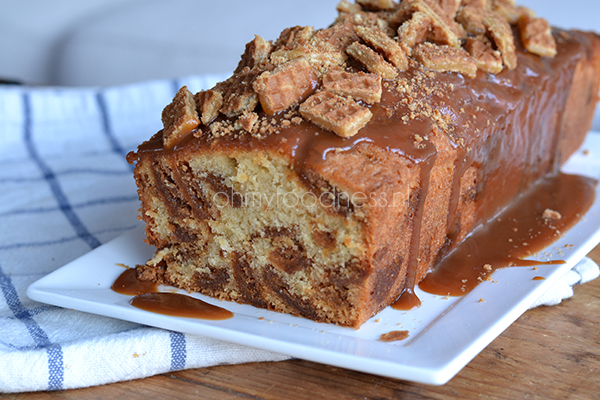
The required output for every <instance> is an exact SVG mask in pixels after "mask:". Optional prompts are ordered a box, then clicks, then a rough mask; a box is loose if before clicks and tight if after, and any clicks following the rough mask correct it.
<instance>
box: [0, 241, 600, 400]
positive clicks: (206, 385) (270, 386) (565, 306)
mask: <svg viewBox="0 0 600 400" xmlns="http://www.w3.org/2000/svg"><path fill="white" fill-rule="evenodd" d="M589 256H590V257H591V258H592V259H594V260H595V261H596V262H599V263H600V246H598V247H596V248H595V249H594V250H593V251H592V252H591V253H590V255H589ZM475 397H477V398H480V397H481V398H486V399H524V398H528V399H567V398H568V399H570V398H581V399H600V279H596V280H594V281H592V282H589V283H586V284H585V285H581V286H576V287H575V295H574V296H573V297H572V298H571V299H568V300H565V301H563V302H562V303H561V304H559V305H557V306H553V307H539V308H536V309H533V310H529V311H527V312H526V313H525V314H523V315H522V316H521V317H520V318H519V319H518V320H517V321H516V322H515V323H513V324H512V325H511V326H510V327H509V328H508V329H507V330H506V331H505V332H504V333H502V334H501V335H500V336H499V337H498V338H496V339H495V340H494V341H493V342H492V343H491V344H490V345H489V346H487V348H485V349H484V350H483V351H482V352H481V353H480V354H479V355H478V356H477V357H475V358H474V359H473V360H472V361H471V362H470V363H469V364H468V365H467V366H466V367H465V368H464V369H463V370H462V371H461V372H460V373H459V374H458V375H457V376H456V377H454V378H453V379H452V380H451V381H450V382H449V383H447V384H446V385H443V386H428V385H422V384H415V383H409V382H403V381H399V380H394V379H388V378H382V377H378V376H374V375H369V374H364V373H360V372H354V371H350V370H346V369H342V368H335V367H330V366H327V365H320V364H315V363H312V362H308V361H302V360H291V361H284V362H267V363H253V364H242V365H229V366H217V367H211V368H203V369H194V370H186V371H180V372H176V373H169V374H163V375H158V376H154V377H150V378H146V379H140V380H135V381H130V382H121V383H115V384H111V385H105V386H98V387H91V388H85V389H77V390H67V391H61V392H39V393H19V394H4V395H0V398H2V399H3V400H8V399H20V400H46V399H128V400H130V399H145V400H151V399H165V398H180V399H198V398H202V399H254V400H263V399H265V400H267V399H311V400H312V399H320V398H326V399H423V398H430V399H465V398H475Z"/></svg>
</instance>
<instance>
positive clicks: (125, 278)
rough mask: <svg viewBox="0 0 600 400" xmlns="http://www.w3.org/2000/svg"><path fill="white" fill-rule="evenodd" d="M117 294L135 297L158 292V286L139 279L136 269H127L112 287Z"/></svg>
mask: <svg viewBox="0 0 600 400" xmlns="http://www.w3.org/2000/svg"><path fill="white" fill-rule="evenodd" d="M110 288H111V289H112V290H114V291H115V292H117V293H120V294H125V295H129V296H135V295H138V294H143V293H152V292H156V291H157V290H158V289H157V286H156V284H155V283H153V282H149V281H141V280H139V279H138V277H137V272H136V270H135V268H128V269H126V270H125V271H124V272H123V273H122V274H121V275H119V277H118V278H117V280H116V281H115V283H113V285H112V286H111V287H110Z"/></svg>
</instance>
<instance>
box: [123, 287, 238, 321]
mask: <svg viewBox="0 0 600 400" xmlns="http://www.w3.org/2000/svg"><path fill="white" fill-rule="evenodd" d="M130 304H131V305H132V306H134V307H137V308H140V309H142V310H146V311H150V312H153V313H157V314H164V315H170V316H173V317H185V318H199V319H208V320H212V321H219V320H223V319H229V318H231V317H233V313H231V311H228V310H225V309H224V308H221V307H217V306H213V305H212V304H208V303H206V302H204V301H202V300H199V299H196V298H194V297H190V296H186V295H183V294H178V293H146V294H141V295H138V296H135V297H134V298H133V299H131V301H130Z"/></svg>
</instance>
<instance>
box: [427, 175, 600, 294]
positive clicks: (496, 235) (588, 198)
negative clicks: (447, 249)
mask: <svg viewBox="0 0 600 400" xmlns="http://www.w3.org/2000/svg"><path fill="white" fill-rule="evenodd" d="M596 185H597V182H596V181H595V180H593V179H590V178H585V177H581V176H576V175H566V174H558V175H555V176H551V177H547V178H545V179H543V180H541V181H540V182H538V183H537V184H536V185H535V186H534V187H533V188H532V189H531V190H530V191H528V192H527V193H525V194H524V195H523V196H522V197H521V198H520V199H518V201H516V202H513V203H512V204H511V205H510V206H509V207H508V208H507V209H505V210H504V211H503V212H502V213H500V214H498V215H497V216H496V217H495V218H494V219H492V220H491V221H488V223H487V224H485V225H484V226H482V227H480V228H479V229H477V230H476V231H475V232H473V233H472V234H471V235H470V236H468V237H467V238H466V239H465V240H464V241H463V242H462V243H461V244H460V246H458V247H457V248H456V249H455V250H454V251H453V252H451V253H450V254H449V255H448V256H446V257H445V258H444V259H442V260H441V262H440V263H439V264H438V265H437V266H436V268H435V269H434V270H433V271H432V272H430V273H429V274H428V275H427V276H426V277H425V279H423V281H421V283H420V284H419V288H421V289H422V290H424V291H425V292H428V293H432V294H437V295H442V296H445V295H450V296H460V295H463V294H465V293H468V292H469V291H471V290H472V289H473V288H474V287H475V286H477V284H478V283H480V282H482V281H484V280H488V279H489V277H490V276H491V274H492V273H493V272H494V271H495V270H497V269H499V268H505V267H512V266H533V265H544V264H564V261H562V260H551V261H538V260H531V259H528V260H524V259H523V258H524V257H528V256H531V255H534V254H536V253H537V252H539V251H541V250H543V249H544V248H546V247H547V246H549V245H550V244H551V243H553V242H554V241H556V240H557V239H559V238H560V237H561V236H562V234H563V233H564V232H566V231H567V230H568V229H569V228H571V227H572V226H573V225H574V224H575V223H577V221H579V219H580V218H581V217H582V216H583V215H584V214H585V213H586V211H587V210H588V209H589V207H590V206H591V205H592V203H593V202H594V198H595V187H596ZM548 209H551V210H553V211H556V212H558V213H559V214H560V218H558V219H548V218H545V217H544V212H545V211H546V210H548ZM557 215H558V214H557ZM540 256H542V255H539V254H538V257H540Z"/></svg>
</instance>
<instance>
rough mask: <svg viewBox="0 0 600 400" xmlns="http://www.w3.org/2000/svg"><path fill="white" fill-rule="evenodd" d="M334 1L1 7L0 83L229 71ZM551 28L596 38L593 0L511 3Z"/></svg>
mask: <svg viewBox="0 0 600 400" xmlns="http://www.w3.org/2000/svg"><path fill="white" fill-rule="evenodd" d="M338 1H339V0H295V1H291V0H257V1H249V0H218V1H216V0H169V1H164V0H162V1H159V0H52V1H48V0H0V10H2V11H1V13H0V78H2V79H8V80H15V81H20V82H24V83H27V84H36V85H60V86H112V85H121V84H126V83H133V82H140V81H145V80H151V79H163V78H167V79H170V78H178V77H182V76H187V75H197V74H204V73H229V72H231V71H232V70H233V69H234V68H235V66H236V65H237V62H238V60H239V57H240V55H241V53H242V52H243V50H244V45H245V44H246V43H247V42H249V41H250V40H251V39H252V38H253V37H254V36H253V35H254V34H258V35H261V36H262V37H264V38H265V39H275V38H277V37H278V35H279V32H280V31H281V30H282V29H284V28H286V27H288V26H294V25H311V26H314V27H315V28H323V27H326V26H327V25H328V24H329V23H331V21H332V20H333V18H334V17H335V16H336V14H337V13H336V11H335V5H336V4H337V3H338ZM518 3H519V4H522V5H525V6H528V7H531V8H533V9H534V10H536V12H537V13H538V15H541V16H544V17H546V18H547V19H548V20H550V22H551V23H552V24H553V25H555V26H561V27H566V28H580V29H592V30H596V31H598V32H600V17H599V16H600V1H598V0H569V1H565V0H518Z"/></svg>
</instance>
